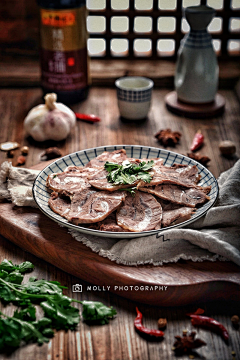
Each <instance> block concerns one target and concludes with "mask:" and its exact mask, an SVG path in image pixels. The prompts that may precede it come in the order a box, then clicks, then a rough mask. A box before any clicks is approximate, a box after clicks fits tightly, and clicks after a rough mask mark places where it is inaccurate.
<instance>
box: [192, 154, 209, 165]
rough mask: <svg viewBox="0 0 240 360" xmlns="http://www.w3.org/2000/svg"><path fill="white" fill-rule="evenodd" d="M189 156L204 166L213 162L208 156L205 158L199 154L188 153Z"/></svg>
mask: <svg viewBox="0 0 240 360" xmlns="http://www.w3.org/2000/svg"><path fill="white" fill-rule="evenodd" d="M187 156H188V157H190V158H191V159H193V160H196V161H198V162H200V164H202V165H207V163H208V162H209V161H210V160H211V159H210V158H209V157H208V156H204V155H201V154H199V153H196V154H194V153H187Z"/></svg>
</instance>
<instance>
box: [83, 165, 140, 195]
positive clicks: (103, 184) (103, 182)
mask: <svg viewBox="0 0 240 360" xmlns="http://www.w3.org/2000/svg"><path fill="white" fill-rule="evenodd" d="M107 175H108V172H107V171H106V170H99V172H98V173H97V174H95V175H93V176H92V177H91V178H90V179H89V184H90V185H92V186H93V187H94V188H96V189H99V190H107V191H116V190H119V189H127V188H130V187H133V186H136V185H137V184H138V183H139V180H138V181H135V182H134V183H132V184H126V185H123V184H121V185H114V184H113V183H110V182H109V181H108V179H107Z"/></svg>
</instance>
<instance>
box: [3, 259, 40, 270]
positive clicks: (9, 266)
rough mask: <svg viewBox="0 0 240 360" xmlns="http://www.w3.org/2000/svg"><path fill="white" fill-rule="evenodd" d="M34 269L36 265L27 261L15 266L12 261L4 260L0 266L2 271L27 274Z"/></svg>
mask: <svg viewBox="0 0 240 360" xmlns="http://www.w3.org/2000/svg"><path fill="white" fill-rule="evenodd" d="M33 269H34V265H33V264H32V263H31V262H30V261H25V262H23V263H21V264H19V265H13V263H12V261H11V260H7V259H4V260H3V261H2V262H1V264H0V270H4V271H7V272H12V271H14V270H17V271H19V272H20V273H25V272H27V271H31V270H33Z"/></svg>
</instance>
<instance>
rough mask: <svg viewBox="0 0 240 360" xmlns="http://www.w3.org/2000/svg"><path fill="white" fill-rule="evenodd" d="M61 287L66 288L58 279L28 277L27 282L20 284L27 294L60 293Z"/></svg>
mask: <svg viewBox="0 0 240 360" xmlns="http://www.w3.org/2000/svg"><path fill="white" fill-rule="evenodd" d="M62 289H67V288H66V287H64V286H61V284H60V283H59V282H58V281H46V280H36V278H30V279H29V282H27V283H26V284H24V285H22V286H21V290H23V291H24V292H27V293H28V294H39V295H40V294H53V295H54V294H62Z"/></svg>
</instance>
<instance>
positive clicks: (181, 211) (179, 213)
mask: <svg viewBox="0 0 240 360" xmlns="http://www.w3.org/2000/svg"><path fill="white" fill-rule="evenodd" d="M193 213H194V209H193V208H190V207H185V206H184V207H179V208H178V209H174V210H168V211H163V216H162V227H167V226H171V225H176V224H180V223H181V222H183V221H186V220H188V219H190V218H191V216H192V214H193Z"/></svg>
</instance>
